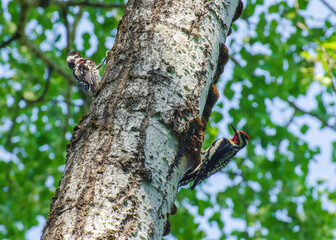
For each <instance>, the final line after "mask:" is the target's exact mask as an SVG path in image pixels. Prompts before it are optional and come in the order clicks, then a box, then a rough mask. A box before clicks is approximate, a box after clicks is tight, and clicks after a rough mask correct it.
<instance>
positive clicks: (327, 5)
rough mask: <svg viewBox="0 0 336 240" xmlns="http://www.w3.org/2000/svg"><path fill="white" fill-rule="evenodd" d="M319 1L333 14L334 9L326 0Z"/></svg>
mask: <svg viewBox="0 0 336 240" xmlns="http://www.w3.org/2000/svg"><path fill="white" fill-rule="evenodd" d="M321 2H322V3H323V4H324V5H325V6H326V7H327V8H329V10H330V11H332V12H333V13H334V14H336V10H335V9H334V8H333V7H332V6H331V5H330V4H329V3H328V2H327V1H326V0H321Z"/></svg>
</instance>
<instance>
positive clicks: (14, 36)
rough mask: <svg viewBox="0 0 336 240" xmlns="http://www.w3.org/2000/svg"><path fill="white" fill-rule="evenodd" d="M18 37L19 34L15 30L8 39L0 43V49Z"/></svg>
mask: <svg viewBox="0 0 336 240" xmlns="http://www.w3.org/2000/svg"><path fill="white" fill-rule="evenodd" d="M18 38H19V34H18V33H17V32H16V33H15V34H14V35H13V36H12V37H11V38H10V39H8V40H7V41H4V42H3V43H1V44H0V49H1V48H4V47H6V46H7V45H8V44H10V43H11V42H13V41H14V40H16V39H18Z"/></svg>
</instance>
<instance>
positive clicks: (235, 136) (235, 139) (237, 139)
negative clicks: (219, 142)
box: [231, 134, 239, 145]
mask: <svg viewBox="0 0 336 240" xmlns="http://www.w3.org/2000/svg"><path fill="white" fill-rule="evenodd" d="M231 140H232V141H233V142H234V143H235V144H237V145H239V138H238V135H237V134H235V135H234V136H233V138H232V139H231Z"/></svg>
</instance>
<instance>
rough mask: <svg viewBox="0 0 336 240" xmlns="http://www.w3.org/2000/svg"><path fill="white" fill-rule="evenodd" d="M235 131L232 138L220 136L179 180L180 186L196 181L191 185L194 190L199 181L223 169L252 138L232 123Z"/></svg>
mask: <svg viewBox="0 0 336 240" xmlns="http://www.w3.org/2000/svg"><path fill="white" fill-rule="evenodd" d="M231 127H232V129H233V131H234V132H235V134H234V136H233V138H232V139H227V138H220V139H217V140H216V141H214V142H213V143H212V144H211V146H210V147H209V148H208V149H207V150H205V151H204V154H203V157H202V160H201V163H200V164H199V165H198V166H197V167H196V168H195V169H190V170H188V171H187V172H186V173H185V174H184V176H183V178H182V179H181V180H180V182H179V187H180V186H184V185H187V184H188V183H190V182H192V181H194V183H193V185H192V186H191V187H190V190H191V191H192V190H193V189H194V188H195V187H196V186H197V185H198V184H199V183H201V182H202V181H203V180H205V179H207V178H208V177H210V176H211V175H213V174H215V173H216V172H218V171H220V170H221V169H223V168H224V167H225V166H226V165H227V164H228V163H229V162H230V160H231V159H232V158H233V157H234V156H235V155H236V154H237V152H238V151H239V150H240V149H242V148H243V147H245V146H246V144H247V143H248V141H249V140H250V139H249V137H248V135H247V134H246V133H245V132H243V131H237V129H236V128H235V127H234V126H233V125H232V124H231Z"/></svg>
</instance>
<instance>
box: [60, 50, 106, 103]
mask: <svg viewBox="0 0 336 240" xmlns="http://www.w3.org/2000/svg"><path fill="white" fill-rule="evenodd" d="M105 60H106V57H105V58H104V60H103V62H102V63H101V64H99V65H98V66H96V64H95V62H94V61H91V60H90V59H84V58H82V57H81V55H80V54H79V53H78V52H76V51H71V52H70V53H69V54H68V56H67V59H66V61H67V64H68V67H69V68H70V69H71V70H72V73H73V75H74V76H75V78H76V80H77V84H78V85H79V86H80V87H82V88H84V90H85V91H86V92H87V93H88V94H90V96H92V95H93V94H94V93H95V92H97V90H98V86H99V71H98V70H99V68H101V66H103V64H104V62H105Z"/></svg>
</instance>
